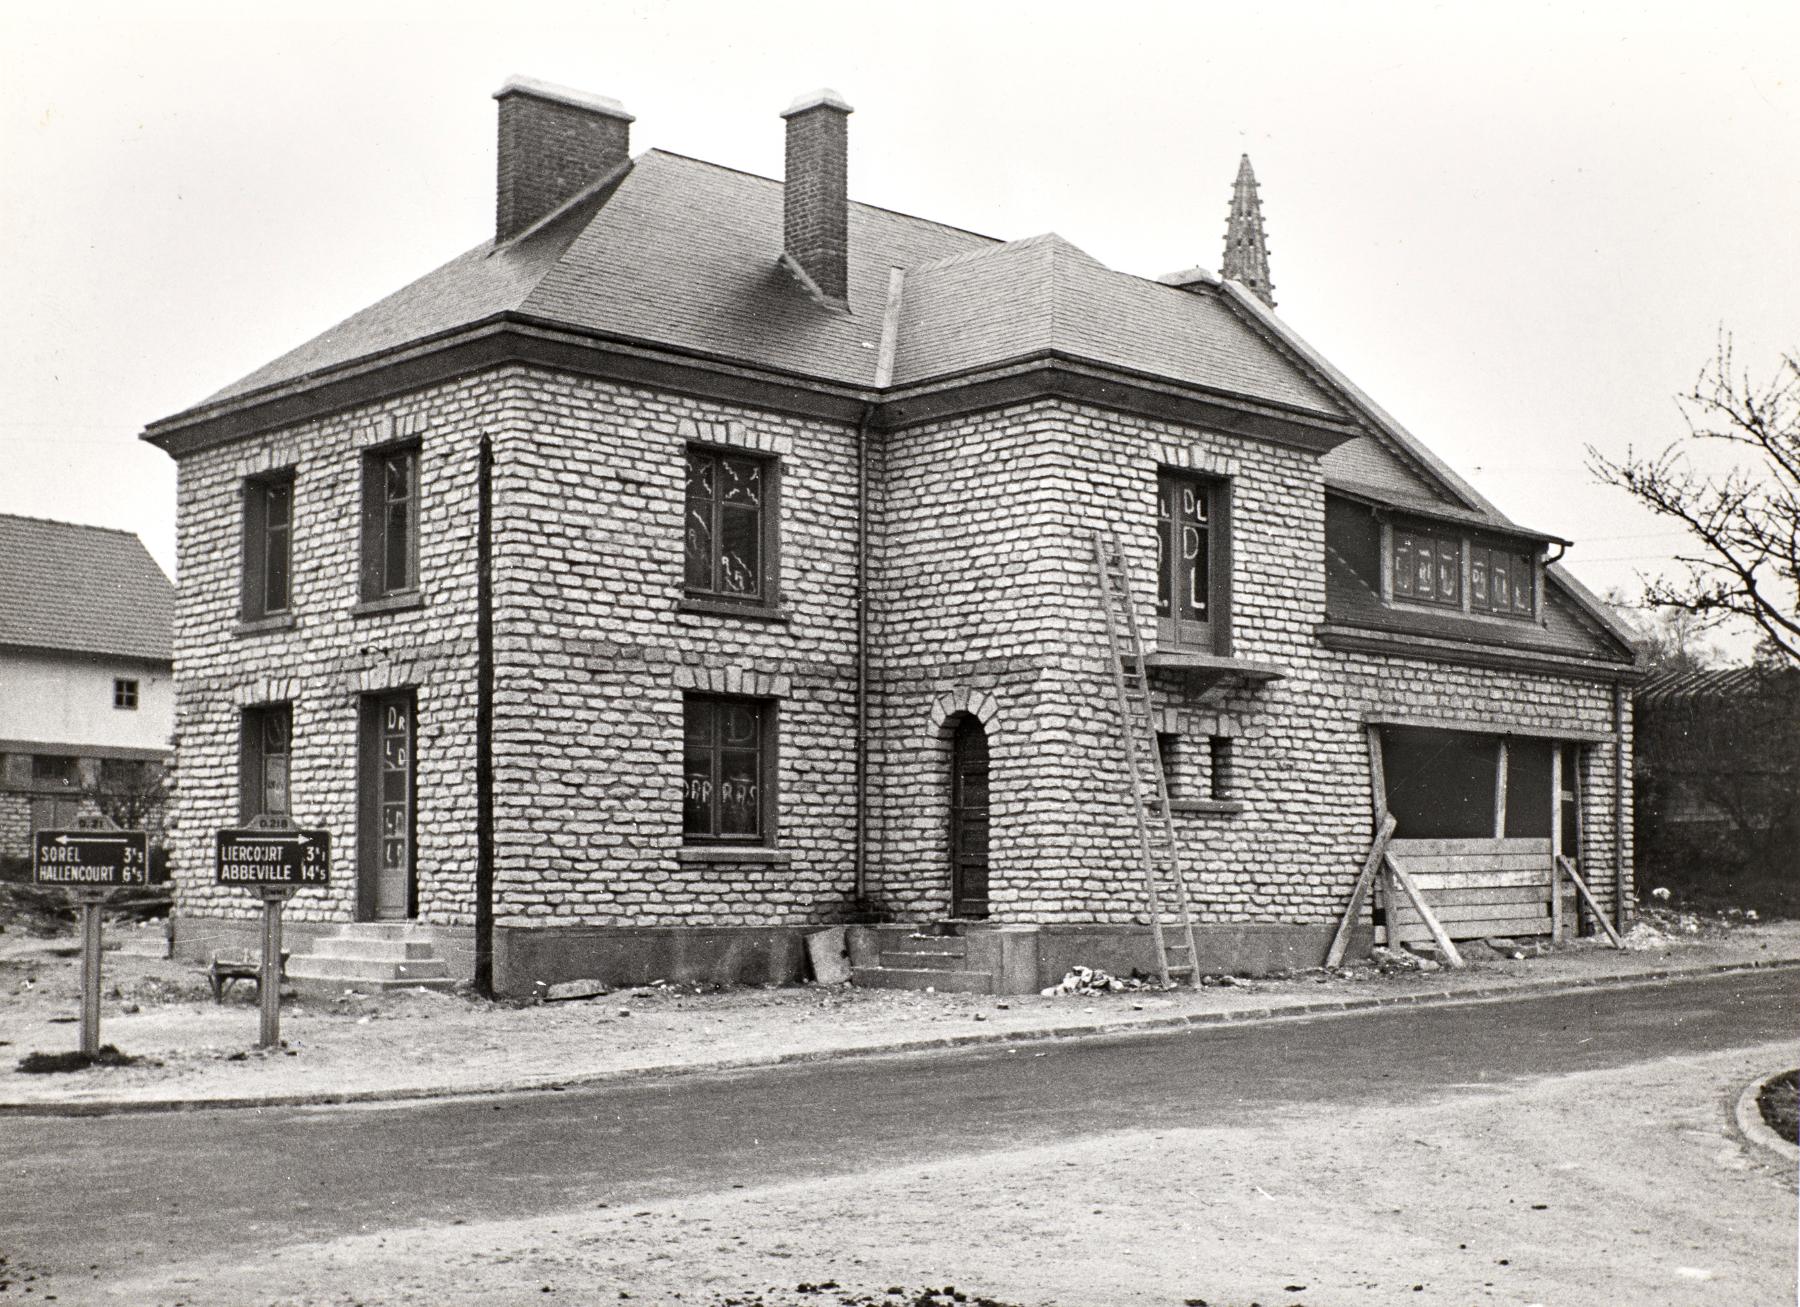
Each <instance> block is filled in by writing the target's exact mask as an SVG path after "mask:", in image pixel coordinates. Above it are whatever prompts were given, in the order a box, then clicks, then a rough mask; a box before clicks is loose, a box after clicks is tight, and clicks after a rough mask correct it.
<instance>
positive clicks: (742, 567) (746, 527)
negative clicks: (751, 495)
mask: <svg viewBox="0 0 1800 1307" xmlns="http://www.w3.org/2000/svg"><path fill="white" fill-rule="evenodd" d="M721 516H722V518H723V521H722V522H721V523H720V534H721V537H722V538H721V539H720V541H719V589H720V590H722V591H724V592H725V593H726V594H734V595H754V594H756V593H757V592H758V591H759V590H760V588H761V583H762V556H761V555H762V514H761V513H759V512H757V511H756V510H755V509H753V508H751V509H746V508H743V507H740V506H739V505H738V504H735V503H729V502H728V503H727V504H726V505H725V506H724V509H723V510H722V514H721Z"/></svg>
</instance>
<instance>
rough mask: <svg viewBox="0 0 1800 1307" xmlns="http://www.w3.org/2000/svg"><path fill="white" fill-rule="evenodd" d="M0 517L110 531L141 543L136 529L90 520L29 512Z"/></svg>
mask: <svg viewBox="0 0 1800 1307" xmlns="http://www.w3.org/2000/svg"><path fill="white" fill-rule="evenodd" d="M0 519H4V520H10V521H14V522H41V523H42V524H44V525H45V526H66V527H72V528H73V529H75V530H77V531H110V532H112V533H113V534H114V535H122V536H130V537H131V538H132V539H133V540H137V541H138V542H139V543H140V544H141V543H142V538H141V537H140V536H139V535H138V533H137V532H136V531H131V530H128V529H126V528H125V527H122V526H98V525H96V524H94V523H92V522H65V521H63V519H62V518H60V517H37V516H35V515H33V514H31V513H0Z"/></svg>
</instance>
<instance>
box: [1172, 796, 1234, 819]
mask: <svg viewBox="0 0 1800 1307" xmlns="http://www.w3.org/2000/svg"><path fill="white" fill-rule="evenodd" d="M1243 810H1244V801H1243V800H1242V799H1170V800H1169V811H1170V812H1174V813H1183V814H1187V815H1190V816H1203V817H1235V816H1236V815H1237V814H1238V813H1240V812H1242V811H1243Z"/></svg>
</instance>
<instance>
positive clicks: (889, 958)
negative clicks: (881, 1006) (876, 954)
mask: <svg viewBox="0 0 1800 1307" xmlns="http://www.w3.org/2000/svg"><path fill="white" fill-rule="evenodd" d="M881 965H882V966H883V967H886V968H888V969H889V970H891V971H961V970H962V969H963V955H962V954H961V953H915V952H912V951H911V950H907V951H904V952H903V951H901V950H899V949H885V948H884V949H882V950H881Z"/></svg>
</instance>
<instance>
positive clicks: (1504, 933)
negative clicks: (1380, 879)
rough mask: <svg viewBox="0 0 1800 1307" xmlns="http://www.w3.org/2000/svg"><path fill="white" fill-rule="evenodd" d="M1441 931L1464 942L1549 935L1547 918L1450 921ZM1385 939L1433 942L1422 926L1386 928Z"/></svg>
mask: <svg viewBox="0 0 1800 1307" xmlns="http://www.w3.org/2000/svg"><path fill="white" fill-rule="evenodd" d="M1444 930H1445V931H1446V932H1447V933H1448V934H1449V936H1450V938H1451V939H1452V940H1459V941H1467V940H1471V939H1494V938H1496V937H1498V938H1500V939H1534V938H1536V937H1538V936H1540V935H1548V934H1549V931H1550V918H1548V917H1544V918H1542V919H1540V920H1537V921H1513V920H1503V921H1453V922H1450V923H1448V924H1447V925H1445V926H1444ZM1387 937H1388V939H1389V940H1391V941H1392V943H1390V944H1389V945H1388V947H1390V948H1391V947H1393V945H1394V944H1420V943H1423V942H1425V941H1426V940H1431V941H1432V942H1433V943H1435V942H1436V940H1435V939H1434V937H1433V936H1432V933H1431V931H1430V930H1428V929H1427V928H1426V927H1425V926H1424V924H1423V923H1418V922H1415V923H1413V924H1411V925H1404V926H1401V925H1396V926H1392V927H1390V928H1389V929H1388V932H1387Z"/></svg>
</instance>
